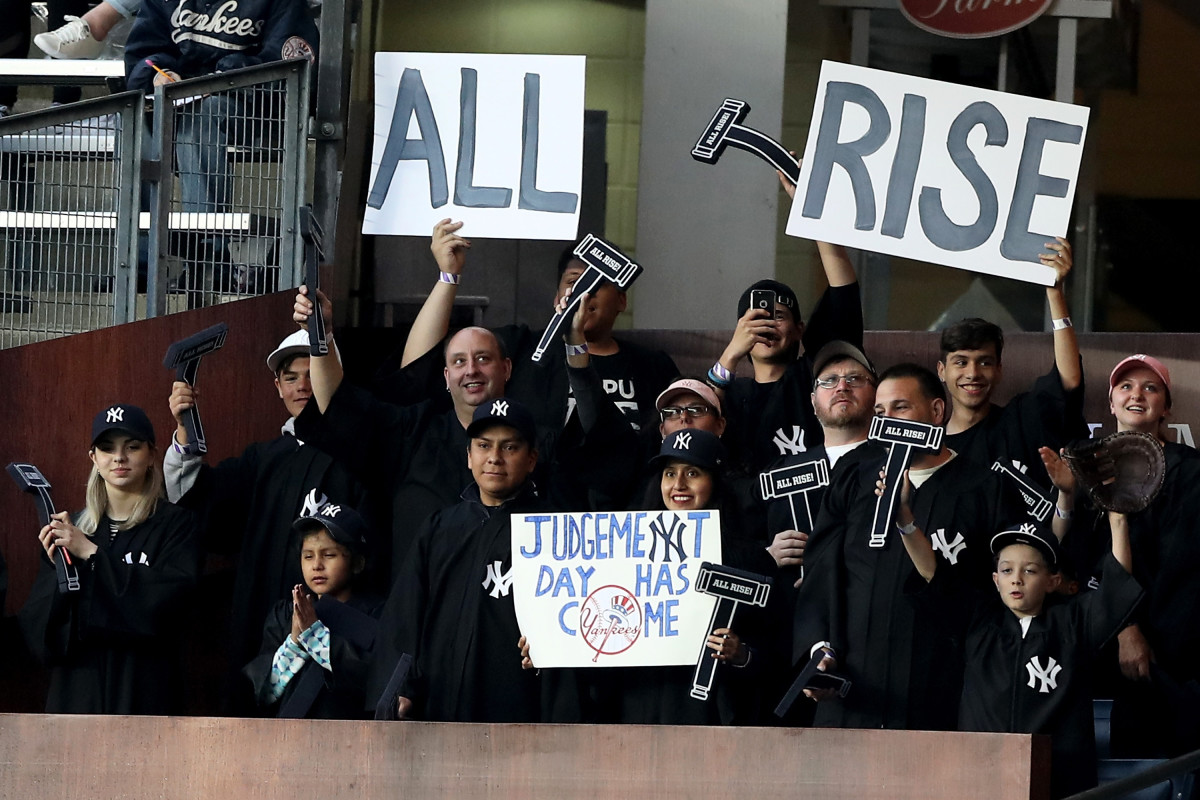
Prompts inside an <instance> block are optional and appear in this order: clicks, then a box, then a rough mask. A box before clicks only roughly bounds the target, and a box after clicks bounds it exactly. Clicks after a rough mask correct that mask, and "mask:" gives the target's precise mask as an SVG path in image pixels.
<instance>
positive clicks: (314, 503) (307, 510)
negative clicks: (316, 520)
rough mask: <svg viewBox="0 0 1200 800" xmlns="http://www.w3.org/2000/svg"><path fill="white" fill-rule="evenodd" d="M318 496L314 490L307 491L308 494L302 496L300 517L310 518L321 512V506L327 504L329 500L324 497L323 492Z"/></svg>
mask: <svg viewBox="0 0 1200 800" xmlns="http://www.w3.org/2000/svg"><path fill="white" fill-rule="evenodd" d="M320 495H321V496H320V497H317V490H316V489H309V491H308V494H306V495H305V496H304V505H302V506H301V507H300V516H302V517H311V516H312V515H313V514H316V513H318V512H319V511H320V510H321V506H323V505H325V504H326V503H328V502H329V498H328V497H326V496H325V493H324V492H321V493H320Z"/></svg>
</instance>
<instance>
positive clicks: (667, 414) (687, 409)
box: [658, 406, 713, 422]
mask: <svg viewBox="0 0 1200 800" xmlns="http://www.w3.org/2000/svg"><path fill="white" fill-rule="evenodd" d="M711 413H713V410H712V407H711V406H665V407H663V408H660V409H659V410H658V415H659V416H660V417H662V421H663V422H666V421H667V420H669V419H676V418H678V417H679V416H681V415H683V414H686V415H687V416H688V417H690V418H691V419H695V418H696V417H707V416H708V415H709V414H711Z"/></svg>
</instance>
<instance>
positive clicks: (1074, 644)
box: [903, 513, 1142, 797]
mask: <svg viewBox="0 0 1200 800" xmlns="http://www.w3.org/2000/svg"><path fill="white" fill-rule="evenodd" d="M1109 519H1110V524H1111V525H1112V529H1113V549H1112V553H1111V554H1109V555H1106V556H1105V558H1104V561H1103V570H1104V579H1103V581H1102V583H1101V589H1100V590H1098V591H1089V592H1085V593H1083V594H1081V595H1077V596H1075V597H1072V598H1067V597H1063V596H1061V595H1058V594H1056V593H1055V589H1057V588H1058V585H1059V583H1060V582H1061V580H1062V576H1061V574H1060V572H1059V555H1058V552H1059V551H1058V540H1057V538H1056V537H1055V536H1054V534H1053V533H1051V532H1049V531H1047V530H1044V529H1042V530H1039V529H1038V528H1037V527H1035V526H1034V525H1033V524H1032V523H1025V524H1022V525H1020V526H1019V527H1014V528H1010V529H1008V530H1004V531H1001V532H1000V533H997V534H996V535H995V536H993V537H992V542H991V549H992V553H993V557H994V563H995V571H994V572H993V573H992V581H993V583H994V584H995V587H996V590H997V593H998V595H999V602H997V599H996V597H995V596H991V595H990V593H988V594H986V595H985V594H982V593H975V594H974V596H972V597H970V598H969V602H962V600H963V599H964V598H963V595H964V594H970V592H968V591H967V590H964V589H963V588H962V587H960V586H955V585H954V582H953V580H952V579H950V576H949V575H948V574H947V575H945V576H944V575H943V573H949V570H938V569H937V567H938V561H937V558H936V557H935V554H934V551H933V548H932V546H931V545H930V543H929V540H928V539H927V538H926V537H925V535H924V534H923V533H922V532H921V531H919V530H917V531H914V532H913V533H911V534H907V535H904V537H903V539H904V545H905V549H906V550H907V551H908V554H909V556H910V557H911V558H912V560H913V563H914V565H915V566H916V568H917V571H918V572H919V573H920V575H921V577H922V578H924V579H925V580H926V581H927V582H928V584H929V585H928V587H926V588H925V589H924V590H923V591H921V590H918V591H917V592H915V593H916V594H917V595H918V602H920V603H921V605H922V610H921V613H927V614H935V615H938V616H940V617H941V618H942V619H943V620H944V621H945V623H946V624H947V626H948V631H952V632H953V633H952V635H954V636H955V638H956V639H958V640H959V641H963V642H964V645H965V653H964V660H965V666H966V669H965V679H964V681H963V691H962V702H961V704H960V706H959V713H958V722H959V725H958V727H959V729H960V730H964V731H993V732H1003V733H1042V734H1048V735H1049V736H1050V741H1051V765H1050V773H1051V797H1065V796H1067V795H1070V794H1074V793H1076V792H1079V791H1083V790H1084V789H1087V788H1090V787H1092V786H1095V785H1096V748H1095V733H1094V722H1093V719H1092V673H1093V665H1094V661H1095V658H1096V654H1097V653H1098V651H1099V650H1100V648H1101V647H1102V646H1103V645H1104V643H1105V642H1107V641H1108V640H1109V639H1111V638H1112V637H1113V636H1115V635H1116V634H1117V632H1118V631H1119V630H1120V629H1121V628H1122V627H1123V626H1124V625H1125V622H1126V620H1127V619H1128V618H1129V616H1130V614H1132V613H1133V610H1134V607H1135V606H1136V605H1137V603H1138V601H1139V600H1140V599H1141V596H1142V588H1141V586H1139V585H1138V583H1137V581H1135V580H1134V579H1133V576H1132V575H1131V574H1130V566H1131V562H1132V555H1131V550H1130V548H1129V532H1128V531H1129V528H1128V523H1127V522H1126V520H1125V517H1124V515H1121V514H1114V513H1110V514H1109Z"/></svg>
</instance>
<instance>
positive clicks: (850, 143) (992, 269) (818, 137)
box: [787, 61, 1088, 286]
mask: <svg viewBox="0 0 1200 800" xmlns="http://www.w3.org/2000/svg"><path fill="white" fill-rule="evenodd" d="M1087 121H1088V109H1087V108H1084V107H1082V106H1074V105H1069V104H1067V103H1055V102H1052V101H1049V100H1040V99H1036V98H1030V97H1021V96H1019V95H1013V94H1006V93H1004V92H995V91H990V90H986V89H975V88H971V87H967V86H959V85H957V84H949V83H942V82H940V81H932V80H928V79H925V78H914V77H911V76H907V75H898V74H895V73H891V72H883V71H880V70H873V69H867V68H865V67H856V66H851V65H849V64H838V63H834V62H831V61H826V62H825V63H824V65H823V66H822V68H821V78H820V81H819V84H818V87H817V97H816V103H815V106H814V110H813V119H812V125H811V127H810V128H809V130H810V131H812V132H813V133H812V135H810V136H809V139H808V144H807V146H806V147H805V150H804V162H803V164H802V167H801V171H800V180H799V183H798V184H797V185H798V189H797V193H796V201H795V202H794V203H793V204H792V211H791V215H790V217H789V218H788V225H787V232H788V234H790V235H792V236H803V237H805V238H809V239H817V240H820V241H827V242H835V243H837V244H843V245H846V246H848V247H856V248H859V249H863V250H873V251H876V252H881V253H890V254H892V255H896V256H903V257H905V258H913V259H917V260H920V261H929V262H932V263H935V264H943V265H946V266H950V267H957V268H959V269H966V270H971V271H973V272H982V273H986V274H989V275H1001V276H1004V277H1009V278H1016V279H1017V280H1022V281H1028V282H1030V283H1040V284H1043V285H1046V286H1049V285H1051V284H1053V283H1054V280H1055V275H1054V270H1053V269H1052V268H1051V267H1047V266H1043V265H1042V264H1041V263H1040V262H1039V261H1038V254H1039V253H1044V252H1047V250H1046V248H1045V243H1046V242H1051V241H1053V240H1054V237H1055V236H1063V235H1065V234H1066V232H1067V225H1068V221H1069V218H1070V215H1071V204H1072V201H1073V199H1074V196H1075V188H1076V184H1077V182H1078V174H1079V164H1080V159H1081V157H1082V155H1083V142H1084V136H1085V134H1086V133H1087Z"/></svg>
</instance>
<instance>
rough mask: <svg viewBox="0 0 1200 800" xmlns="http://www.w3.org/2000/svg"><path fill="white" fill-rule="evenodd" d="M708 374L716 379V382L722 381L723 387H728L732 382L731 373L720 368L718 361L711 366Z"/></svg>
mask: <svg viewBox="0 0 1200 800" xmlns="http://www.w3.org/2000/svg"><path fill="white" fill-rule="evenodd" d="M708 374H709V375H711V376H713V377H715V378H717V380H720V381H724V385H728V384H729V382H730V381H732V380H733V373H732V372H730V371H729V370H727V369H725V368H724V367H723V366H721V362H720V361H718V362H717V363H715V364H713V365H712V369H710V370H709V371H708Z"/></svg>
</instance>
